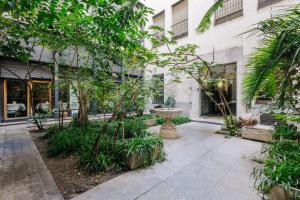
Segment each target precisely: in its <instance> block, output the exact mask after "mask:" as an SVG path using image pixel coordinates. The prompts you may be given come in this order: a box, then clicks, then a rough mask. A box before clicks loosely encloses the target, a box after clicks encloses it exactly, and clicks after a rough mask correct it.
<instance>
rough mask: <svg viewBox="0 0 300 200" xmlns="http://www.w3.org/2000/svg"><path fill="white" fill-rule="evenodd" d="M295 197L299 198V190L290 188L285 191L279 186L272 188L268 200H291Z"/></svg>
mask: <svg viewBox="0 0 300 200" xmlns="http://www.w3.org/2000/svg"><path fill="white" fill-rule="evenodd" d="M295 197H298V198H300V190H298V189H295V188H291V189H290V190H289V191H286V190H285V189H284V188H283V187H282V186H281V185H275V186H273V187H272V189H271V193H270V200H293V199H295Z"/></svg>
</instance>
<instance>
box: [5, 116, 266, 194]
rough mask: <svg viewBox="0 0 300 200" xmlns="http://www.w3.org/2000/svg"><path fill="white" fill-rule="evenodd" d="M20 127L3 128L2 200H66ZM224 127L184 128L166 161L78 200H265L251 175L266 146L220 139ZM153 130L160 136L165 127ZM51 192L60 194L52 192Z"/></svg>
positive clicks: (171, 143)
mask: <svg viewBox="0 0 300 200" xmlns="http://www.w3.org/2000/svg"><path fill="white" fill-rule="evenodd" d="M19 126H20V127H19V128H18V129H17V130H16V128H12V127H8V128H5V127H1V137H0V138H1V142H0V147H1V150H2V151H1V152H2V154H1V155H2V157H1V168H0V169H1V172H3V173H1V176H0V180H1V195H2V197H1V198H2V199H7V200H9V199H24V198H25V199H41V200H43V199H61V198H62V197H60V198H59V195H58V194H57V192H58V191H59V190H58V188H57V187H55V183H54V181H53V179H52V177H51V174H50V173H49V171H48V170H47V169H45V165H44V164H43V162H42V160H41V157H40V155H39V153H38V151H36V149H35V147H34V144H33V141H32V140H31V138H30V136H29V134H28V133H26V132H25V131H24V126H21V125H19ZM219 128H220V125H214V124H209V123H199V122H191V123H188V124H184V125H180V126H178V132H179V134H180V135H181V136H182V137H181V138H179V139H176V140H165V141H164V143H165V150H166V154H167V155H166V161H164V162H162V163H157V164H156V165H154V166H152V167H149V168H148V169H140V170H137V171H130V172H127V173H125V174H123V175H120V176H118V177H116V178H113V179H111V180H109V181H107V182H105V183H103V184H101V185H99V186H96V187H95V188H93V189H91V190H89V191H87V192H85V193H82V194H81V195H79V196H77V197H75V198H74V200H75V199H76V200H85V199H92V200H93V199H103V200H105V199H111V200H113V199H120V200H121V199H126V200H127V199H128V200H129V199H232V200H234V199H237V200H239V199H245V200H246V199H249V200H254V199H260V197H259V195H258V194H257V192H256V191H255V189H254V188H253V179H252V178H251V172H252V170H253V167H255V166H257V165H258V163H257V162H255V161H253V159H254V158H255V157H256V156H257V155H259V153H260V151H261V147H262V143H261V142H255V141H251V140H243V139H240V138H236V137H232V138H224V136H223V135H218V134H215V132H216V131H217V130H218V129H219ZM150 129H151V131H152V132H154V133H157V132H158V130H159V126H155V127H152V128H150ZM20 144H22V145H20ZM62 167H63V166H62ZM38 177H39V178H38ZM40 178H42V179H40ZM33 180H34V181H33ZM51 185H52V186H51ZM33 187H34V188H35V189H33ZM47 187H48V188H51V189H52V190H53V191H54V192H52V193H50V192H49V191H47V190H49V189H47ZM39 190H40V192H39ZM41 191H44V192H41ZM55 191H56V192H55ZM45 194H48V196H46V195H45Z"/></svg>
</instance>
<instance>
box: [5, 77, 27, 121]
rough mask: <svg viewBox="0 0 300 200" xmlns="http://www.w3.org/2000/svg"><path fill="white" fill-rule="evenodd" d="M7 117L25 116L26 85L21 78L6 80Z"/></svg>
mask: <svg viewBox="0 0 300 200" xmlns="http://www.w3.org/2000/svg"><path fill="white" fill-rule="evenodd" d="M6 84H7V105H6V107H7V117H8V118H17V117H26V116H27V107H26V106H27V86H26V83H25V82H24V81H21V80H7V82H6Z"/></svg>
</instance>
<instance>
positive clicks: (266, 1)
mask: <svg viewBox="0 0 300 200" xmlns="http://www.w3.org/2000/svg"><path fill="white" fill-rule="evenodd" d="M279 1H281V0H258V8H262V7H265V6H268V5H271V4H273V3H276V2H279Z"/></svg>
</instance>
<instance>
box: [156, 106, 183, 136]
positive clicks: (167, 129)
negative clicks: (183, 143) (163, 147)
mask: <svg viewBox="0 0 300 200" xmlns="http://www.w3.org/2000/svg"><path fill="white" fill-rule="evenodd" d="M154 111H155V112H156V114H157V115H158V116H160V117H162V118H164V119H165V122H164V124H163V125H162V126H161V128H160V131H159V136H160V137H161V138H163V139H176V138H179V137H180V136H179V135H178V133H177V130H176V126H175V125H174V124H173V123H172V119H173V118H174V117H176V116H178V115H180V113H181V112H182V109H177V108H158V109H154Z"/></svg>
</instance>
